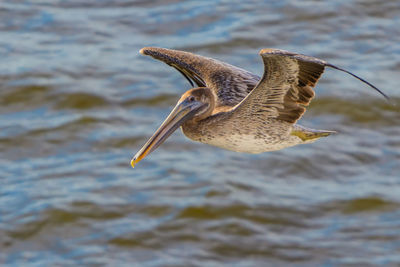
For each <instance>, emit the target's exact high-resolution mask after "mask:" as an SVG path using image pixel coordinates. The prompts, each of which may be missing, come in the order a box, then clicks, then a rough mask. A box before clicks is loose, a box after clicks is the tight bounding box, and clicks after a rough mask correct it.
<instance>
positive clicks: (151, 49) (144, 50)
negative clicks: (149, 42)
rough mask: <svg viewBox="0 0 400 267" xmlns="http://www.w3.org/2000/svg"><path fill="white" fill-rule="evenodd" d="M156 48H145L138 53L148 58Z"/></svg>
mask: <svg viewBox="0 0 400 267" xmlns="http://www.w3.org/2000/svg"><path fill="white" fill-rule="evenodd" d="M155 49H156V47H151V46H146V47H143V48H142V49H140V50H139V53H140V54H142V55H145V56H148V55H149V54H150V52H151V51H154V50H155Z"/></svg>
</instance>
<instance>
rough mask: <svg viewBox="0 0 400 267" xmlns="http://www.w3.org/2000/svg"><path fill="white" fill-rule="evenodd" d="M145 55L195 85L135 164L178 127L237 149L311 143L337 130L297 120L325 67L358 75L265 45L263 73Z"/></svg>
mask: <svg viewBox="0 0 400 267" xmlns="http://www.w3.org/2000/svg"><path fill="white" fill-rule="evenodd" d="M140 53H141V54H143V55H148V56H151V57H153V58H155V59H158V60H161V61H163V62H165V63H166V64H168V65H169V66H172V67H174V68H175V69H177V70H178V71H179V72H180V73H181V74H182V75H183V76H184V77H185V78H186V79H187V80H188V81H189V82H190V84H191V85H192V87H195V84H196V86H197V87H196V88H192V89H190V90H188V91H187V92H185V93H184V94H183V95H182V96H181V98H180V99H179V101H178V103H177V104H176V106H175V107H174V108H173V110H172V111H171V113H170V114H169V116H168V117H167V118H166V119H165V121H164V122H163V123H162V124H161V126H160V127H159V128H158V129H157V131H156V132H155V133H154V134H153V136H152V137H150V139H149V140H148V141H147V142H146V143H145V144H144V146H143V147H142V148H141V149H140V150H139V152H137V153H136V155H135V156H134V157H133V159H132V160H131V165H132V167H134V166H135V165H136V164H137V163H138V162H139V161H141V160H142V159H143V158H144V157H146V156H147V155H148V154H150V153H151V152H152V151H154V150H155V149H156V148H158V147H159V146H160V145H161V144H162V143H163V142H164V141H165V140H166V139H167V138H168V137H169V136H170V135H171V134H172V133H173V132H174V131H175V130H176V129H177V128H179V127H181V129H182V131H183V133H184V135H185V136H187V137H188V138H190V139H192V140H194V141H198V142H202V143H205V144H209V145H212V146H217V147H220V148H223V149H228V150H232V151H236V152H245V153H262V152H268V151H275V150H280V149H283V148H286V147H291V146H295V145H299V144H307V143H311V142H314V141H316V140H317V139H319V138H321V137H325V136H328V135H330V134H332V133H334V131H327V130H314V129H309V128H306V127H304V126H301V125H299V124H296V122H297V120H299V119H300V117H301V116H302V115H303V114H304V112H305V111H306V106H308V105H309V103H310V101H311V100H312V98H313V97H314V95H315V93H314V91H313V88H314V87H315V85H316V83H317V82H318V79H319V78H320V76H321V75H322V73H323V72H324V69H325V67H331V68H334V69H337V70H340V71H343V72H346V73H348V74H350V75H352V76H353V77H355V78H357V79H358V80H360V81H362V82H364V83H366V84H367V85H369V86H370V87H372V88H373V89H375V90H376V91H378V92H379V93H380V94H382V95H383V96H384V97H385V98H386V99H388V97H387V96H386V95H385V94H384V93H383V92H382V91H381V90H379V89H378V88H377V87H375V86H374V85H372V84H371V83H369V82H368V81H366V80H364V79H362V78H360V77H359V76H357V75H355V74H353V73H351V72H349V71H347V70H345V69H342V68H339V67H337V66H335V65H332V64H330V63H328V62H326V61H324V60H321V59H318V58H314V57H310V56H306V55H302V54H297V53H292V52H289V51H285V50H280V49H269V48H267V49H262V50H261V51H260V56H261V58H262V60H263V63H264V74H263V77H262V78H260V77H258V76H257V75H255V74H253V73H251V72H249V71H246V70H244V69H241V68H238V67H235V66H232V65H230V64H227V63H224V62H221V61H218V60H215V59H212V58H208V57H204V56H200V55H195V54H193V53H189V52H184V51H178V50H172V49H166V48H157V47H144V48H142V49H141V50H140Z"/></svg>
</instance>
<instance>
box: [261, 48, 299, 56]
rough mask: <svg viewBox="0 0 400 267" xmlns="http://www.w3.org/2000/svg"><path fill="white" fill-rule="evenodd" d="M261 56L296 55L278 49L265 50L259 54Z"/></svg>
mask: <svg viewBox="0 0 400 267" xmlns="http://www.w3.org/2000/svg"><path fill="white" fill-rule="evenodd" d="M259 54H260V55H271V54H272V55H274V54H281V55H282V54H283V55H295V53H292V52H289V51H286V50H283V49H277V48H263V49H261V50H260V52H259Z"/></svg>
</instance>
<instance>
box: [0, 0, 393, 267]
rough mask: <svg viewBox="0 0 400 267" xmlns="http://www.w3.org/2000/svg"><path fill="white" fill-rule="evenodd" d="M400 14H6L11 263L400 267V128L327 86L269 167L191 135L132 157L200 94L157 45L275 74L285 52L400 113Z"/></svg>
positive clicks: (1, 116)
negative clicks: (279, 52)
mask: <svg viewBox="0 0 400 267" xmlns="http://www.w3.org/2000/svg"><path fill="white" fill-rule="evenodd" d="M399 25H400V5H399V1H398V0H392V1H390V0H386V1H381V0H365V1H363V0H357V1H348V0H333V1H316V0H315V1H308V0H307V1H290V0H281V1H224V0H220V1H176V0H168V1H165V0H162V1H161V0H159V1H125V0H99V1H97V0H96V1H95V0H86V1H61V0H59V1H57V0H35V1H27V0H26V1H24V0H16V1H14V0H13V1H11V0H2V1H1V2H0V58H1V63H0V265H3V266H7V265H14V266H66V265H88V266H267V265H268V266H281V265H291V266H292V265H296V266H316V265H318V266H382V265H384V266H399V265H400V231H399V229H400V134H399V133H400V124H399V121H400V120H399V119H400V115H399V114H400V113H399V111H398V107H393V106H391V105H389V104H388V103H387V102H386V101H385V100H384V98H383V97H381V96H380V95H378V94H377V93H376V92H375V91H373V90H372V89H371V88H369V87H368V86H366V85H365V84H363V83H361V82H359V81H358V80H356V79H354V78H352V77H350V76H349V75H347V74H345V73H342V72H338V71H335V70H329V69H328V70H326V71H325V74H324V75H323V77H322V79H321V80H320V82H319V84H318V85H317V89H316V92H317V97H316V98H315V99H314V101H313V102H312V104H311V106H310V108H309V109H308V112H307V113H306V115H305V116H304V117H303V119H302V120H301V124H302V125H304V126H308V127H311V128H316V129H329V130H336V131H338V132H339V134H337V135H334V136H330V137H329V138H324V139H321V140H319V141H318V142H316V143H314V144H310V145H303V146H297V147H293V148H289V149H285V150H281V151H277V152H271V153H264V154H259V155H248V154H239V153H234V152H230V151H225V150H221V149H219V148H215V147H211V146H207V145H203V144H200V143H195V142H192V141H190V140H188V139H187V138H186V137H184V136H183V134H182V133H181V132H180V131H177V132H176V133H175V134H174V135H173V136H171V138H169V139H168V140H167V141H166V142H165V144H164V145H162V146H161V147H160V148H159V149H158V150H156V151H155V152H154V153H152V154H151V155H150V156H149V157H147V158H146V159H145V160H143V161H142V162H140V164H139V165H138V166H137V168H135V169H132V168H131V167H130V164H129V162H130V159H131V157H132V156H133V155H134V154H135V153H136V152H137V151H138V150H139V148H140V147H141V146H142V145H143V144H144V142H145V141H146V140H147V138H148V137H149V136H151V134H152V133H153V131H154V130H155V129H156V128H157V127H158V126H159V125H160V123H161V122H162V121H163V119H164V118H165V117H166V115H167V114H168V113H169V111H170V110H171V109H172V106H173V105H174V104H175V103H176V101H177V99H178V98H179V96H180V95H181V94H182V93H183V92H184V91H186V90H188V89H189V88H190V85H189V84H188V83H187V81H186V80H185V79H184V78H183V77H182V76H181V75H180V74H179V73H178V72H177V71H176V70H174V69H172V68H170V67H169V66H167V65H165V64H163V63H161V62H157V61H156V60H153V59H151V58H149V57H144V56H141V55H139V53H138V51H139V49H140V48H142V47H144V46H160V47H167V48H174V49H181V50H185V51H191V52H194V53H198V54H201V55H205V56H209V57H213V58H217V59H220V60H223V61H226V62H228V63H230V64H233V65H237V66H239V67H242V68H244V69H247V70H249V71H252V72H254V73H256V74H258V75H261V74H262V72H263V69H262V63H261V58H260V57H259V55H258V51H259V50H260V49H261V48H267V47H274V48H281V49H286V50H290V51H295V52H299V53H303V54H307V55H311V56H315V57H319V58H321V59H324V60H327V61H329V62H331V63H332V64H336V65H338V66H341V67H343V68H345V69H348V70H350V71H353V72H354V73H356V74H358V75H360V76H361V77H363V78H365V79H367V80H368V81H370V82H371V83H373V84H375V85H377V86H378V87H379V88H381V89H382V90H383V91H384V92H386V93H387V94H388V95H390V96H391V97H392V99H393V102H395V103H397V105H398V106H400V88H399V72H400V46H399V43H400V27H399Z"/></svg>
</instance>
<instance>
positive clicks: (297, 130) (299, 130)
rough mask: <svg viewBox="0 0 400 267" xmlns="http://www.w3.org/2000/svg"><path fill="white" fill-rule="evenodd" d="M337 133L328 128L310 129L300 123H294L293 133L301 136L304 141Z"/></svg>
mask: <svg viewBox="0 0 400 267" xmlns="http://www.w3.org/2000/svg"><path fill="white" fill-rule="evenodd" d="M334 133H336V132H335V131H328V130H315V129H309V128H306V127H303V126H300V125H294V127H293V129H292V132H291V133H290V134H291V135H294V136H297V137H299V138H300V139H301V140H303V142H309V141H315V140H316V139H318V138H321V137H326V136H329V135H331V134H334Z"/></svg>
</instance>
